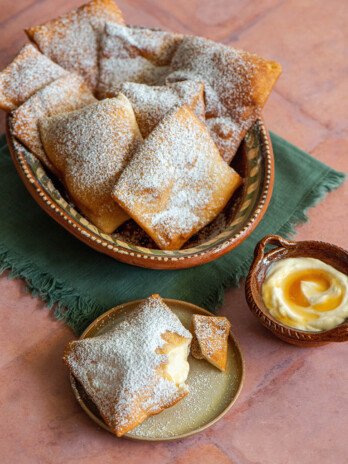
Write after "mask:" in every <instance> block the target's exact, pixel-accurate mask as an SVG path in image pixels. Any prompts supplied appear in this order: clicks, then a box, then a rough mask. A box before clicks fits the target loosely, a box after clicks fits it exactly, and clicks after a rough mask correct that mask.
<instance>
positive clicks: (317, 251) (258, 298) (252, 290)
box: [245, 235, 348, 346]
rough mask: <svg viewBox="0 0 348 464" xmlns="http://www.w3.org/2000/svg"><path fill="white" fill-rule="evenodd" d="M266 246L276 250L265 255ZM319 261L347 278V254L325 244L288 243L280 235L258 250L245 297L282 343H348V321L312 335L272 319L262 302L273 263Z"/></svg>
mask: <svg viewBox="0 0 348 464" xmlns="http://www.w3.org/2000/svg"><path fill="white" fill-rule="evenodd" d="M266 245H275V246H276V247H277V248H274V249H273V250H271V251H269V252H268V253H265V247H266ZM299 257H304V258H316V259H320V260H321V261H324V262H325V263H327V264H329V265H330V266H332V267H334V268H336V269H337V270H338V271H340V272H342V273H343V274H347V275H348V252H347V251H345V250H343V249H342V248H339V247H338V246H335V245H331V244H330V243H325V242H316V241H312V240H311V241H303V242H294V241H290V240H285V239H284V238H282V237H279V236H278V235H267V236H266V237H264V238H263V239H262V240H261V241H260V242H259V243H258V244H257V245H256V248H255V252H254V261H253V263H252V265H251V268H250V271H249V275H248V277H247V281H246V285H245V296H246V300H247V302H248V305H249V308H250V310H251V312H252V313H253V314H254V315H255V316H256V317H257V318H258V319H259V321H260V322H261V323H262V324H263V325H264V326H265V327H266V328H267V329H269V330H270V331H271V332H272V333H273V334H274V335H276V336H277V337H279V338H280V339H281V340H283V341H285V342H288V343H292V344H294V345H299V346H320V345H325V344H326V343H330V342H345V341H347V340H348V320H346V321H345V322H343V323H342V324H340V325H339V326H337V327H334V328H333V329H330V330H326V331H322V332H309V331H305V330H297V329H294V328H292V327H289V326H287V325H285V324H283V323H281V322H280V321H278V320H277V319H275V318H274V317H272V316H271V314H270V313H269V311H268V309H267V308H266V306H265V305H264V302H263V300H262V291H261V289H262V284H263V282H264V281H265V278H266V274H267V270H268V268H269V266H270V265H271V264H272V263H275V262H276V261H279V260H280V259H285V258H299Z"/></svg>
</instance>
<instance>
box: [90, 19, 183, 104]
mask: <svg viewBox="0 0 348 464" xmlns="http://www.w3.org/2000/svg"><path fill="white" fill-rule="evenodd" d="M181 37H182V36H181V35H180V34H174V33H173V32H166V31H160V30H156V29H149V28H146V27H139V26H131V27H123V26H120V25H118V24H115V23H107V24H106V26H105V31H104V35H103V37H102V40H101V44H100V53H99V82H98V96H99V98H105V97H112V96H114V95H115V94H116V93H117V92H119V91H120V85H121V84H122V83H123V82H138V83H142V84H147V85H163V84H164V83H165V78H166V76H167V74H168V71H169V64H170V61H171V58H172V56H173V54H174V52H175V49H176V47H177V46H178V44H179V43H180V40H181Z"/></svg>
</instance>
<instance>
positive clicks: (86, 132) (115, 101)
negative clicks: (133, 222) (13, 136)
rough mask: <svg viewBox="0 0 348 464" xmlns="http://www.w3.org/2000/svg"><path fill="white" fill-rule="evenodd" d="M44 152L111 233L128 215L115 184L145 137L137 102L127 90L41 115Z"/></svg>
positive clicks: (69, 187) (83, 206) (79, 199)
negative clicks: (116, 199) (129, 97)
mask: <svg viewBox="0 0 348 464" xmlns="http://www.w3.org/2000/svg"><path fill="white" fill-rule="evenodd" d="M39 129H40V135H41V140H42V143H43V146H44V148H45V152H46V154H47V156H48V158H49V160H50V161H51V162H52V163H53V164H54V166H55V167H56V169H57V170H58V171H59V172H61V173H62V176H63V178H64V183H65V185H66V188H67V190H68V192H69V194H70V196H71V198H72V200H73V201H74V202H75V204H76V205H77V206H78V207H79V208H80V209H81V211H82V212H83V213H84V214H85V215H86V217H87V218H88V219H90V220H91V221H92V222H93V223H94V224H95V225H97V226H98V227H99V228H100V229H101V230H103V231H104V232H106V233H112V232H113V231H114V230H115V229H116V228H117V227H118V226H120V225H121V224H122V223H123V222H124V221H125V220H127V219H128V216H127V215H126V214H125V213H124V211H123V210H122V209H121V208H120V206H118V205H117V204H116V203H115V202H114V201H113V199H112V198H111V191H112V188H113V186H114V184H115V182H116V181H117V179H118V177H119V176H120V174H121V172H122V170H123V169H124V167H125V165H126V164H127V162H128V161H129V159H130V157H131V155H132V153H133V151H134V149H135V148H136V147H137V145H138V144H139V143H141V141H142V137H141V134H140V131H139V128H138V125H137V122H136V120H135V116H134V113H133V110H132V107H131V105H130V103H129V101H128V100H127V98H126V97H125V96H123V95H121V94H120V95H119V96H118V97H116V98H112V99H107V100H103V101H100V102H97V103H94V104H92V105H89V106H87V107H85V108H82V109H80V110H77V111H74V112H70V113H62V114H59V115H57V116H53V117H51V118H46V119H42V120H40V123H39Z"/></svg>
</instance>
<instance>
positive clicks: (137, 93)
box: [120, 81, 205, 138]
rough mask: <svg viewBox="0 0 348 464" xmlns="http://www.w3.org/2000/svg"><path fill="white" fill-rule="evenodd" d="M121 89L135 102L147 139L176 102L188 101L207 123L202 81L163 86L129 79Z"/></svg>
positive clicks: (181, 103)
mask: <svg viewBox="0 0 348 464" xmlns="http://www.w3.org/2000/svg"><path fill="white" fill-rule="evenodd" d="M120 92H121V93H123V95H125V96H126V97H127V98H128V99H129V101H130V102H131V104H132V106H133V110H134V114H135V117H136V119H137V122H138V125H139V129H140V131H141V133H142V136H143V137H144V138H146V137H147V136H148V135H149V134H150V133H151V132H152V130H153V129H154V128H155V126H156V125H157V124H158V123H159V122H160V121H161V120H162V119H163V117H164V116H165V115H166V113H168V111H169V110H171V109H172V108H173V106H175V105H178V106H182V105H184V104H186V105H187V106H188V107H189V108H190V109H191V110H192V111H193V113H194V114H195V115H196V116H197V117H198V119H199V120H200V121H201V122H203V123H204V122H205V116H204V113H205V106H204V96H203V93H204V85H203V84H202V82H194V81H183V82H175V83H173V84H168V85H160V86H155V85H146V84H137V83H134V82H125V83H124V84H122V85H121V86H120Z"/></svg>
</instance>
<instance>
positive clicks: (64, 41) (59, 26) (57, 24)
mask: <svg viewBox="0 0 348 464" xmlns="http://www.w3.org/2000/svg"><path fill="white" fill-rule="evenodd" d="M107 21H112V22H115V23H118V24H124V19H123V16H122V13H121V11H120V10H119V8H118V7H117V5H116V4H115V3H114V2H113V0H92V1H91V2H89V3H87V4H85V5H82V6H81V7H80V8H77V9H76V10H72V11H70V12H68V13H66V14H65V15H63V16H60V17H58V18H56V19H52V20H51V21H48V22H47V23H44V24H41V25H39V26H33V27H30V28H28V29H27V30H26V33H27V35H28V37H29V38H30V40H32V41H33V42H35V43H36V44H37V46H38V47H39V49H40V50H41V51H42V52H43V53H44V54H45V55H46V56H48V57H49V58H51V59H52V60H53V61H55V62H56V63H58V64H60V65H61V66H62V67H63V68H65V69H67V70H68V71H71V72H76V73H78V74H80V75H81V76H82V77H83V78H84V79H85V81H86V83H87V84H88V86H89V87H90V88H91V89H92V90H93V89H95V87H96V85H97V77H98V48H99V40H100V36H101V34H102V32H103V30H104V26H105V23H106V22H107Z"/></svg>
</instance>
